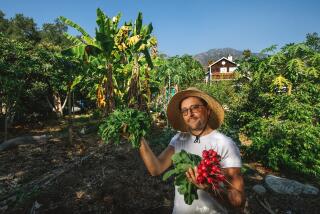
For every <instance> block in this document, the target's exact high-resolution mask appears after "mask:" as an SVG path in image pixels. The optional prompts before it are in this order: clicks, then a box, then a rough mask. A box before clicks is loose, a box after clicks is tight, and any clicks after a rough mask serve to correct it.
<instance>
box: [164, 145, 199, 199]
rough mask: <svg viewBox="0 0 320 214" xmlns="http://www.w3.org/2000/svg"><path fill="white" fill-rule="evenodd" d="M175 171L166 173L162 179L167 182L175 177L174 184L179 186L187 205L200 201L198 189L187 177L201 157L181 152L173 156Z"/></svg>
mask: <svg viewBox="0 0 320 214" xmlns="http://www.w3.org/2000/svg"><path fill="white" fill-rule="evenodd" d="M172 161H173V164H174V169H172V170H169V171H168V172H166V173H165V174H164V175H163V177H162V179H163V180H164V181H165V180H167V179H168V178H169V177H171V176H173V175H174V176H175V180H174V184H175V185H176V186H178V192H179V193H180V194H182V195H183V196H184V201H185V203H186V204H189V205H190V204H192V202H193V201H194V200H195V199H198V194H197V187H196V186H195V185H194V184H193V183H190V182H189V181H188V180H187V177H186V175H185V173H186V171H187V170H188V169H189V168H194V167H195V166H197V165H198V164H199V163H200V161H201V157H200V156H198V155H194V154H191V153H188V152H186V151H185V150H181V152H178V153H176V154H174V155H173V156H172Z"/></svg>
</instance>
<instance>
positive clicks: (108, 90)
mask: <svg viewBox="0 0 320 214" xmlns="http://www.w3.org/2000/svg"><path fill="white" fill-rule="evenodd" d="M106 69H107V81H106V82H105V85H104V88H105V100H106V107H105V111H104V113H105V115H108V114H109V113H111V112H112V111H113V110H114V109H115V99H114V92H113V80H112V69H113V68H112V64H111V63H108V65H107V66H106Z"/></svg>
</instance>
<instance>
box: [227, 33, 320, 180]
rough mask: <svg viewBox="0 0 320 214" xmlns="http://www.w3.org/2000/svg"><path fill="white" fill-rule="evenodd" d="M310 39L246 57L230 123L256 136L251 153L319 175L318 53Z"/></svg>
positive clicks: (268, 161) (274, 163) (274, 164)
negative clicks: (276, 50) (259, 54)
mask: <svg viewBox="0 0 320 214" xmlns="http://www.w3.org/2000/svg"><path fill="white" fill-rule="evenodd" d="M309 39H310V38H309ZM308 41H309V40H307V42H306V43H300V44H288V45H286V46H284V47H282V48H281V49H280V50H279V51H278V52H275V48H274V47H271V48H268V49H266V50H265V52H264V54H265V53H270V52H272V54H270V55H261V56H259V57H257V56H250V57H247V58H245V59H242V60H241V61H240V62H239V63H240V66H239V68H238V72H239V75H238V79H237V80H236V83H235V85H236V86H237V87H239V89H237V90H236V94H235V96H234V98H235V99H236V100H237V101H238V102H237V101H236V100H234V101H235V102H234V104H231V105H230V112H229V113H228V114H227V116H226V123H227V124H229V126H230V127H229V128H230V129H233V130H238V132H242V133H244V134H245V135H246V136H247V137H248V138H249V139H251V140H252V144H251V145H250V146H248V147H244V148H245V150H244V151H245V153H244V154H245V156H246V157H247V158H251V159H254V160H258V161H261V162H263V163H264V164H266V165H267V166H270V167H272V168H274V169H282V168H285V169H289V170H292V171H294V172H298V173H301V174H303V175H307V176H312V177H315V178H317V179H320V170H319V169H320V165H319V159H320V156H319V150H320V142H319V139H320V134H319V133H320V125H319V123H320V120H319V106H320V94H319V91H320V86H319V82H320V78H319V77H320V76H319V74H320V70H319V68H320V67H319V60H318V57H319V52H318V51H316V48H314V47H315V46H312V45H311V44H309V43H310V41H309V43H308Z"/></svg>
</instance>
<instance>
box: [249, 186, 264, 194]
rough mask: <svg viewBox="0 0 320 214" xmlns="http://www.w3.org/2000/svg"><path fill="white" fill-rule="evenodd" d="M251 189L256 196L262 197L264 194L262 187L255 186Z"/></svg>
mask: <svg viewBox="0 0 320 214" xmlns="http://www.w3.org/2000/svg"><path fill="white" fill-rule="evenodd" d="M252 189H253V190H254V191H255V193H257V194H258V195H264V194H265V193H266V191H267V190H266V188H264V186H262V185H259V184H256V185H254V186H253V187H252Z"/></svg>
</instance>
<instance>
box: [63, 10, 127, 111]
mask: <svg viewBox="0 0 320 214" xmlns="http://www.w3.org/2000/svg"><path fill="white" fill-rule="evenodd" d="M120 17H121V14H120V13H119V14H118V15H117V16H115V17H113V18H109V17H108V16H106V15H105V14H104V13H103V12H102V10H101V9H99V8H98V9H97V20H96V23H97V25H98V27H97V28H96V32H95V37H91V36H90V35H89V34H88V33H87V32H86V31H85V30H84V29H83V28H81V27H80V26H79V25H78V24H76V23H74V22H72V21H71V20H69V19H67V18H65V17H60V20H61V21H63V22H64V23H65V24H67V25H69V26H71V27H73V28H74V29H76V30H78V31H79V32H80V33H81V34H82V35H81V36H80V37H75V36H72V35H69V34H66V36H67V38H68V39H69V40H70V41H71V42H72V43H73V46H72V47H71V48H69V49H67V50H65V51H63V53H64V54H66V55H71V56H75V57H77V58H81V59H83V61H84V62H85V63H87V64H94V65H97V69H96V71H98V76H99V77H100V79H99V83H98V87H97V88H98V95H99V97H100V100H98V103H99V104H100V107H102V108H103V109H104V113H105V114H108V113H109V112H111V111H113V110H114V109H115V97H114V85H115V83H114V82H115V79H114V78H113V71H114V70H115V67H116V66H117V65H118V64H120V63H119V62H120V60H121V59H122V56H123V55H122V54H121V51H122V49H124V48H125V45H123V44H122V43H120V44H119V42H121V41H122V39H119V38H121V36H125V35H126V30H127V29H126V27H123V28H122V30H121V31H120V29H119V27H118V24H119V20H120Z"/></svg>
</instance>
